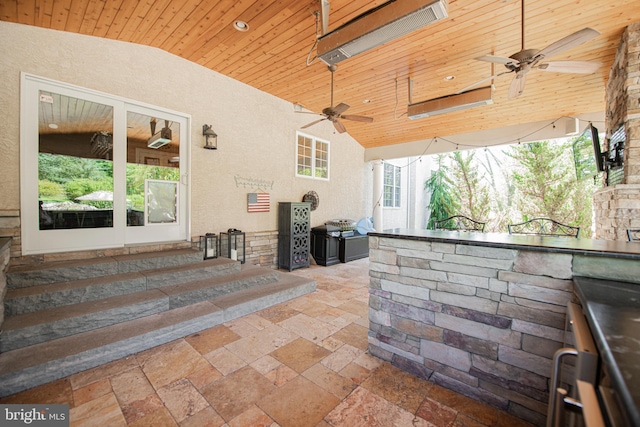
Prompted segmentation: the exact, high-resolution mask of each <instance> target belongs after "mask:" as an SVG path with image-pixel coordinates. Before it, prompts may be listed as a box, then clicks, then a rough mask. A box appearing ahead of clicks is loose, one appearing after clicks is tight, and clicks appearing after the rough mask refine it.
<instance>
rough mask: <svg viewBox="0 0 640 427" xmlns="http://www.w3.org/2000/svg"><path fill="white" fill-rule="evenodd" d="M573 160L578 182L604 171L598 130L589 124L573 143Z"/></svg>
mask: <svg viewBox="0 0 640 427" xmlns="http://www.w3.org/2000/svg"><path fill="white" fill-rule="evenodd" d="M573 158H574V162H575V167H576V177H577V179H578V180H582V179H586V178H591V177H594V176H595V175H597V174H598V172H602V171H604V162H603V157H602V152H601V150H600V138H599V136H598V129H596V128H595V127H594V126H593V125H592V124H591V123H589V126H587V128H586V129H585V130H584V131H583V132H582V134H580V136H578V137H577V138H576V139H575V140H574V141H573Z"/></svg>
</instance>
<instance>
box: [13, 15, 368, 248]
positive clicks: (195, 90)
mask: <svg viewBox="0 0 640 427" xmlns="http://www.w3.org/2000/svg"><path fill="white" fill-rule="evenodd" d="M0 40H2V43H0V55H1V57H2V61H0V76H2V79H0V111H2V112H3V122H2V133H3V137H2V138H1V139H0V147H1V150H2V158H3V161H4V162H3V167H2V168H0V182H2V187H1V188H0V219H1V220H2V221H4V223H2V224H0V231H2V232H1V233H0V235H5V236H6V235H10V234H11V230H10V229H9V228H7V227H5V226H4V225H3V224H5V223H6V224H12V225H13V226H14V227H15V224H16V223H17V221H16V220H17V218H16V215H19V208H20V185H19V178H20V177H19V154H20V153H19V145H20V132H19V123H20V107H19V106H20V72H28V73H31V74H35V75H39V76H42V77H46V78H50V79H54V80H59V81H63V82H67V83H71V84H74V85H78V86H82V87H86V88H90V89H94V90H98V91H102V92H107V93H110V94H114V95H118V96H121V97H125V98H128V99H133V100H136V101H142V102H145V103H148V104H152V105H157V106H160V107H165V108H169V109H172V110H176V111H181V112H184V113H187V114H190V115H191V116H192V129H191V180H192V181H191V183H192V185H191V235H192V236H198V235H200V234H204V233H205V232H220V231H223V230H226V229H228V228H230V227H234V228H239V229H242V230H243V231H247V232H258V231H273V230H275V229H276V228H277V204H278V202H280V201H300V200H301V199H302V196H303V195H304V194H305V193H306V192H308V191H310V190H313V191H315V192H316V193H318V195H319V197H320V205H319V207H318V209H317V210H315V211H314V212H313V213H312V219H311V222H312V226H316V225H320V224H323V223H324V222H325V221H326V220H328V219H331V218H336V217H340V218H345V217H347V218H354V219H359V218H361V217H363V216H365V215H367V214H369V211H370V208H369V206H366V205H365V198H366V197H367V196H366V195H367V194H369V193H371V191H370V189H368V188H365V185H370V184H366V181H367V179H365V178H366V177H367V174H370V171H369V170H368V169H365V162H364V149H363V147H362V146H360V145H359V144H358V143H357V142H356V141H355V140H354V139H353V138H351V137H350V136H349V135H348V134H338V133H335V132H334V129H333V126H332V125H331V124H330V123H329V122H323V123H320V124H318V125H315V126H313V127H312V128H309V129H305V132H306V133H308V134H312V135H315V136H317V137H320V138H323V139H326V140H329V141H330V142H331V152H330V158H331V170H330V178H331V179H330V181H329V182H325V181H318V180H310V179H304V178H296V177H295V160H296V159H295V149H296V139H295V135H296V129H298V128H299V127H300V126H302V125H304V124H306V123H308V122H309V121H310V119H309V118H310V117H312V116H309V115H308V114H295V113H294V109H293V106H292V104H291V103H290V102H286V101H284V100H281V99H279V98H276V97H274V96H272V95H269V94H267V93H264V92H262V91H259V90H257V89H254V88H252V87H249V86H247V85H245V84H242V83H240V82H238V81H235V80H233V79H230V78H228V77H225V76H223V75H221V74H218V73H216V72H212V71H210V70H208V69H206V68H204V67H202V66H200V65H198V64H194V63H191V62H189V61H186V60H184V59H182V58H179V57H177V56H174V55H171V54H169V53H166V52H164V51H161V50H159V49H156V48H152V47H147V46H141V45H136V44H131V43H124V42H119V41H113V40H106V39H100V38H95V37H89V36H82V35H77V34H71V33H64V32H59V31H53V30H45V29H41V28H35V27H30V26H26V25H18V24H12V23H6V22H0ZM301 60H304V58H301ZM313 66H322V65H320V64H314V65H313ZM328 82H329V79H328V75H327V85H328ZM327 89H328V86H327ZM205 123H206V124H210V125H213V129H214V130H215V131H216V133H217V134H218V135H219V136H218V150H217V151H209V150H204V149H202V148H201V147H202V144H203V140H202V125H203V124H205ZM235 177H240V178H243V179H248V180H263V181H266V182H269V183H272V185H270V186H269V188H265V190H266V191H268V192H269V193H270V194H271V212H269V213H253V214H249V213H247V212H246V199H247V193H249V192H253V191H254V190H255V189H254V190H252V189H250V188H244V187H242V186H238V185H237V184H236V180H235ZM369 182H370V181H369ZM14 237H15V236H14ZM17 247H19V246H17Z"/></svg>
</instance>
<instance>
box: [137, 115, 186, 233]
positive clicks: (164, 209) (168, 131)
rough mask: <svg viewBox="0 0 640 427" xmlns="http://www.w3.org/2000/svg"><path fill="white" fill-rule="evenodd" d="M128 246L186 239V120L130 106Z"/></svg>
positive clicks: (177, 116)
mask: <svg viewBox="0 0 640 427" xmlns="http://www.w3.org/2000/svg"><path fill="white" fill-rule="evenodd" d="M126 119H127V147H126V152H127V162H126V164H127V167H126V196H127V227H126V235H125V242H126V243H141V242H150V241H158V239H161V238H162V239H164V240H165V241H171V240H180V239H183V238H185V237H183V236H186V235H187V221H186V203H185V201H184V195H185V194H186V191H185V189H186V183H185V181H186V179H183V177H184V176H186V174H185V173H184V172H181V171H182V170H183V169H184V167H185V166H184V162H181V158H182V156H183V154H184V151H185V150H186V148H185V147H184V144H181V142H182V141H184V140H185V138H186V129H187V128H188V126H187V121H186V118H185V117H181V116H179V115H175V114H172V113H170V112H166V111H158V110H156V109H151V108H145V107H142V106H136V105H127V115H126Z"/></svg>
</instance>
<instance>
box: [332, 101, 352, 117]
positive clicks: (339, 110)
mask: <svg viewBox="0 0 640 427" xmlns="http://www.w3.org/2000/svg"><path fill="white" fill-rule="evenodd" d="M348 109H349V105H347V104H345V103H344V102H341V103H340V104H338V105H336V106H335V108H333V113H334V114H336V115H338V114H342V113H344V112H345V111H347V110H348Z"/></svg>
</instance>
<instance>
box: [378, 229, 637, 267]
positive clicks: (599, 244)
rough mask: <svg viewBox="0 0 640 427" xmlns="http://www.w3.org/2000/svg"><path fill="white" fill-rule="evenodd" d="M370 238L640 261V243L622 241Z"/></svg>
mask: <svg viewBox="0 0 640 427" xmlns="http://www.w3.org/2000/svg"><path fill="white" fill-rule="evenodd" d="M369 235H370V236H378V237H388V238H395V239H407V240H424V241H430V242H442V243H456V244H463V245H464V244H467V245H477V246H487V247H494V248H506V249H528V250H537V251H541V252H555V253H567V254H573V255H590V256H607V257H611V258H627V259H637V260H640V243H637V242H625V241H619V240H598V239H576V238H573V237H549V236H530V235H515V234H513V235H512V234H508V233H481V232H469V231H438V230H422V229H409V228H393V229H388V230H383V231H381V232H370V233H369Z"/></svg>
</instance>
